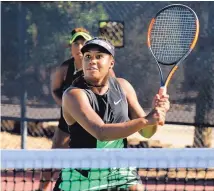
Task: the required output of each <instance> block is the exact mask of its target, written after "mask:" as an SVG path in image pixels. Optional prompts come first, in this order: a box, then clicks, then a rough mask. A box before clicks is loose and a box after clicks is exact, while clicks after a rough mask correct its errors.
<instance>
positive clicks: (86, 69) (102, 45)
mask: <svg viewBox="0 0 214 191" xmlns="http://www.w3.org/2000/svg"><path fill="white" fill-rule="evenodd" d="M81 51H82V53H83V73H84V76H83V77H80V78H79V79H78V80H76V81H75V85H74V86H71V87H70V88H68V89H67V90H66V91H65V93H64V94H63V100H62V108H63V116H64V118H65V120H66V122H67V124H68V125H69V131H70V148H101V149H102V148H126V147H127V140H126V137H128V136H129V135H131V134H133V133H135V132H137V131H138V132H139V133H140V134H141V135H142V136H144V137H147V138H149V137H151V136H152V135H153V134H154V133H155V132H156V130H157V126H158V124H159V123H164V121H165V116H166V112H167V111H168V109H169V100H168V97H169V96H168V95H165V94H163V95H156V97H155V99H154V107H153V110H152V111H151V112H150V113H149V114H148V115H145V113H144V111H143V109H142V107H141V106H140V104H139V102H138V99H137V96H136V93H135V90H134V89H133V87H132V85H131V84H130V83H129V82H128V81H126V80H125V79H122V78H114V77H111V76H110V75H109V73H110V70H111V69H112V68H113V66H114V47H113V46H112V44H111V43H110V42H108V41H107V40H105V39H102V38H93V39H92V40H89V41H87V42H86V43H85V45H84V46H83V48H82V49H81ZM129 117H130V118H131V119H129ZM101 177H102V178H101ZM101 179H102V180H101ZM108 189H110V190H117V189H119V190H122V189H124V190H139V191H142V190H143V189H144V188H143V185H142V184H140V178H139V177H138V176H137V172H136V169H133V168H121V169H108V170H107V169H90V170H85V169H63V170H62V171H61V173H60V177H59V179H58V180H57V183H56V185H55V188H54V190H55V191H59V190H63V191H75V190H76V191H80V190H108Z"/></svg>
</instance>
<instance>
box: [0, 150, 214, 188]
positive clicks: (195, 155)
mask: <svg viewBox="0 0 214 191" xmlns="http://www.w3.org/2000/svg"><path fill="white" fill-rule="evenodd" d="M1 155H2V157H1V190H2V191H12V190H15V191H21V190H23V191H30V190H32V191H35V190H38V188H39V183H40V182H43V183H44V182H47V181H49V182H50V184H49V187H48V189H47V190H53V188H54V185H55V183H56V180H57V178H58V176H59V173H60V170H61V169H62V168H66V170H65V169H64V170H63V171H64V173H65V174H64V177H63V180H65V181H64V182H66V181H67V183H65V185H64V188H63V189H62V190H69V191H75V190H76V191H80V190H128V189H126V187H124V186H123V185H126V186H127V185H129V182H130V178H131V177H132V175H133V171H132V170H133V169H136V172H137V174H138V175H139V179H140V181H141V182H142V184H143V185H144V187H145V190H148V191H156V190H157V191H163V190H169V191H172V190H176V191H183V190H187V191H191V190H194V191H214V149H209V148H194V149H193V148H185V149H166V148H161V149H157V148H154V149H152V148H149V149H145V148H144V149H141V148H128V149H68V150H67V149H55V150H2V151H1ZM89 168H90V169H91V170H89ZM118 168H120V169H126V170H122V171H120V170H118ZM74 169H75V170H74ZM81 169H83V170H81ZM127 169H128V170H127ZM129 170H130V171H131V173H132V174H130V172H129ZM69 171H70V172H73V174H72V173H70V175H69V176H67V175H68V172H69ZM74 171H75V173H74ZM79 172H80V173H81V175H80V176H79V177H78V176H77V173H79ZM42 173H50V179H49V180H45V179H44V177H42V176H41V174H42ZM66 173H67V174H66ZM84 173H87V174H84ZM93 173H94V177H92V174H93ZM126 173H127V174H126ZM90 175H91V177H90ZM74 177H75V178H74ZM125 177H127V180H126V179H125ZM120 179H122V180H120ZM90 181H92V182H91V183H90ZM108 181H109V182H108ZM77 182H78V184H77ZM95 182H96V183H95ZM104 182H105V185H106V182H108V185H107V186H104V187H103V184H104ZM95 184H96V185H98V186H96V188H95V186H94V185H95ZM115 184H116V185H117V186H115ZM116 188H117V189H116Z"/></svg>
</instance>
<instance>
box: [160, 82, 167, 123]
mask: <svg viewBox="0 0 214 191" xmlns="http://www.w3.org/2000/svg"><path fill="white" fill-rule="evenodd" d="M158 94H159V95H160V96H162V95H166V86H161V87H160V89H159V92H158ZM159 125H160V126H163V125H164V121H160V122H159Z"/></svg>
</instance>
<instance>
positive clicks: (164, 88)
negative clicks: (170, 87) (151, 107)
mask: <svg viewBox="0 0 214 191" xmlns="http://www.w3.org/2000/svg"><path fill="white" fill-rule="evenodd" d="M158 94H159V95H160V96H162V95H166V87H165V86H161V87H160V89H159V92H158Z"/></svg>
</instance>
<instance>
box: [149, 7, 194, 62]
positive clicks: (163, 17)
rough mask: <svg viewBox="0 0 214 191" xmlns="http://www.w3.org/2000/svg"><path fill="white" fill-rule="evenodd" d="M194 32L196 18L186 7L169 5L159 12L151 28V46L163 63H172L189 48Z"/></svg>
mask: <svg viewBox="0 0 214 191" xmlns="http://www.w3.org/2000/svg"><path fill="white" fill-rule="evenodd" d="M195 34H196V18H195V15H194V14H193V13H192V12H191V11H190V10H188V9H186V8H183V7H171V8H169V9H165V10H164V11H163V12H161V13H160V14H159V15H158V16H157V18H156V20H155V23H154V25H153V28H152V30H151V37H150V38H151V48H152V51H153V53H154V55H155V56H156V58H157V59H158V60H159V61H160V62H163V63H166V64H171V63H174V62H176V61H178V60H180V58H182V57H183V56H184V54H186V53H187V52H188V50H189V49H190V46H191V44H192V42H193V39H194V37H195Z"/></svg>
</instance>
